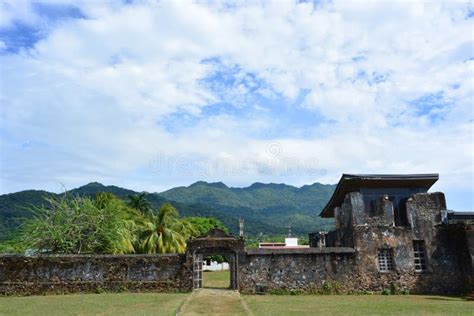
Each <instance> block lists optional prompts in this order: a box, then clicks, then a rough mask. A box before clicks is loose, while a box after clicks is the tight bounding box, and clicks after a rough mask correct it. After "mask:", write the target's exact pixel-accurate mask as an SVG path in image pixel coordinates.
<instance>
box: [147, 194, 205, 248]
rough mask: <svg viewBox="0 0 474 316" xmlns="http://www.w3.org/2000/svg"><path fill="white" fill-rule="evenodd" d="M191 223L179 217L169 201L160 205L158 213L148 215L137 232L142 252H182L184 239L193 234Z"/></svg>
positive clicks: (184, 246)
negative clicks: (140, 229)
mask: <svg viewBox="0 0 474 316" xmlns="http://www.w3.org/2000/svg"><path fill="white" fill-rule="evenodd" d="M195 234H196V231H195V229H194V227H193V225H192V224H191V223H190V222H189V221H187V220H183V219H180V218H179V213H178V211H177V210H176V209H175V208H174V207H173V206H172V205H171V204H169V203H165V204H163V205H162V206H161V208H160V211H159V212H158V215H153V214H151V215H150V216H148V218H147V221H146V222H145V223H144V227H143V228H142V231H141V232H140V234H139V238H140V244H139V248H138V249H139V251H140V252H142V253H150V254H151V253H183V252H184V251H185V250H186V240H187V239H188V238H190V237H191V236H193V235H195Z"/></svg>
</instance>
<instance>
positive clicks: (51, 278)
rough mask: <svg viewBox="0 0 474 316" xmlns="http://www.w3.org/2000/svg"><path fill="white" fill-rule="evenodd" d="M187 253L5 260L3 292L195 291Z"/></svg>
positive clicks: (0, 276) (0, 262) (0, 271)
mask: <svg viewBox="0 0 474 316" xmlns="http://www.w3.org/2000/svg"><path fill="white" fill-rule="evenodd" d="M190 271H191V267H190V265H189V264H187V263H186V256H185V255H61V256H52V255H51V256H45V255H42V256H22V255H2V256H0V294H3V295H8V294H23V295H25V294H27V295H28V294H43V293H74V292H97V291H155V292H175V291H190V290H191V289H192V279H191V273H190Z"/></svg>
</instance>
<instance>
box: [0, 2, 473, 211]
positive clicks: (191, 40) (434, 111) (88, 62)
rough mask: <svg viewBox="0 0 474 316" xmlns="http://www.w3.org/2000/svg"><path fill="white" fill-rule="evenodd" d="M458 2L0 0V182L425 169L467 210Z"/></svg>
mask: <svg viewBox="0 0 474 316" xmlns="http://www.w3.org/2000/svg"><path fill="white" fill-rule="evenodd" d="M473 11H474V9H473V7H472V4H470V3H469V2H454V3H428V2H417V1H414V2H411V3H406V2H396V1H394V2H385V1H384V2H375V1H369V2H363V1H353V2H338V1H318V2H314V3H313V2H306V1H274V2H270V1H262V2H258V1H255V2H251V3H241V4H235V3H232V2H228V3H226V2H221V1H216V2H214V1H209V2H203V1H199V2H188V1H180V2H164V1H104V2H99V1H80V2H77V1H59V0H58V1H56V0H54V1H41V2H29V1H2V2H1V3H0V84H1V85H0V102H1V109H2V111H1V113H0V115H1V116H0V119H1V124H0V139H1V148H0V149H1V155H0V163H1V164H0V177H1V178H0V193H9V192H15V191H19V190H25V189H32V188H33V189H45V190H50V191H56V192H57V191H61V190H62V189H63V188H64V187H66V188H73V187H77V186H79V185H83V184H85V183H88V182H91V181H99V182H102V183H105V184H114V185H119V186H124V187H127V188H131V189H135V190H147V191H163V190H166V189H168V188H171V187H173V186H178V185H189V184H191V183H193V182H195V181H198V180H204V181H223V182H225V183H226V184H228V185H230V186H247V185H250V184H251V183H254V182H284V183H288V184H293V185H296V186H301V185H304V184H309V183H313V182H322V183H336V182H337V180H338V179H339V177H340V175H341V173H424V172H427V173H432V172H438V173H440V181H439V182H438V184H436V186H435V187H434V188H433V190H440V191H444V192H446V194H447V200H448V207H449V208H451V209H455V210H473V209H474V201H473V196H474V156H473V152H474V148H473V147H474V127H473V94H474V93H473V65H474V46H473V45H474V44H473V41H474V36H473V35H474V34H473V29H474V28H473V14H472V12H473Z"/></svg>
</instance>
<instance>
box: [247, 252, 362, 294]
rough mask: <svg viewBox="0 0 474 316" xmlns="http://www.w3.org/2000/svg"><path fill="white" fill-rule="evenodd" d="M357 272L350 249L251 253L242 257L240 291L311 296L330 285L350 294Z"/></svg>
mask: <svg viewBox="0 0 474 316" xmlns="http://www.w3.org/2000/svg"><path fill="white" fill-rule="evenodd" d="M354 271H355V260H354V249H351V248H342V247H341V248H306V249H278V250H277V249H248V250H247V252H246V254H244V255H242V256H240V257H239V270H238V274H239V290H240V291H241V292H242V293H249V294H253V293H259V292H270V293H271V292H278V291H284V292H291V291H299V292H312V291H319V290H321V289H322V288H323V287H324V285H325V284H326V286H327V285H329V284H330V286H331V287H337V289H338V290H340V291H343V292H347V291H350V290H352V289H353V284H352V282H351V281H352V279H353V273H354Z"/></svg>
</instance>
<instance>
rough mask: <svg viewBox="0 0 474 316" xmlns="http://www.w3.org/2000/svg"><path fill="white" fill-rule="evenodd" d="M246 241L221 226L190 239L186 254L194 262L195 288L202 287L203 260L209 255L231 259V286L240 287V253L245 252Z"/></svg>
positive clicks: (235, 288)
mask: <svg viewBox="0 0 474 316" xmlns="http://www.w3.org/2000/svg"><path fill="white" fill-rule="evenodd" d="M244 249H245V242H244V240H243V239H242V238H236V237H234V236H232V235H228V234H226V232H225V231H223V230H222V229H219V228H217V227H216V228H214V229H211V230H210V231H209V232H208V234H207V235H204V236H199V237H197V238H195V239H191V240H188V242H187V250H186V256H187V257H188V258H189V259H191V260H192V262H193V265H192V266H193V289H200V288H202V286H203V283H202V262H203V258H204V257H205V256H207V255H224V256H226V257H227V258H228V259H229V261H230V262H229V269H230V287H231V288H232V289H233V290H238V289H239V284H238V279H239V278H238V270H239V269H238V264H239V255H240V254H242V253H243V252H244Z"/></svg>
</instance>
